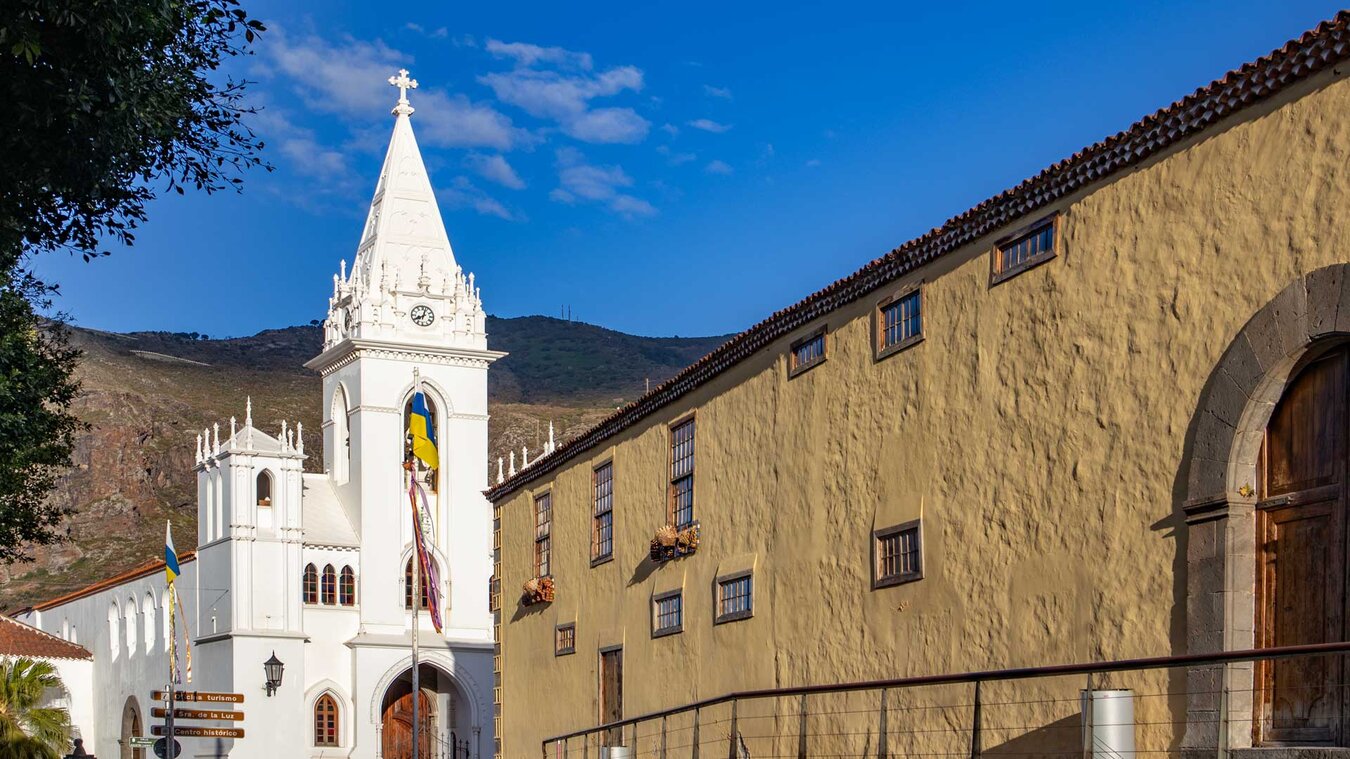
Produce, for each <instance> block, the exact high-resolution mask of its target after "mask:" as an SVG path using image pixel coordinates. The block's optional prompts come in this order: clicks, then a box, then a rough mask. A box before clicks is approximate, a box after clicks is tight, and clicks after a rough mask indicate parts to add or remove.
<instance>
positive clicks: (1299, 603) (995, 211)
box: [488, 12, 1350, 757]
mask: <svg viewBox="0 0 1350 759" xmlns="http://www.w3.org/2000/svg"><path fill="white" fill-rule="evenodd" d="M1347 78H1350V12H1342V13H1341V14H1339V15H1338V16H1337V17H1336V18H1335V19H1332V20H1331V21H1328V22H1327V23H1324V24H1323V25H1321V26H1319V27H1318V28H1317V29H1315V30H1313V31H1311V32H1309V33H1308V34H1306V35H1304V36H1303V37H1301V38H1299V39H1297V40H1294V41H1292V42H1290V43H1289V44H1287V45H1286V46H1285V47H1283V48H1281V49H1279V50H1277V51H1275V52H1273V53H1272V54H1271V55H1269V56H1267V57H1264V58H1262V59H1260V60H1258V61H1255V62H1253V63H1251V64H1248V65H1247V66H1244V67H1243V68H1241V69H1239V70H1237V71H1234V72H1232V73H1230V74H1228V75H1227V76H1225V77H1224V78H1222V79H1220V80H1218V81H1215V82H1214V83H1212V84H1210V85H1207V86H1205V87H1203V88H1201V89H1199V90H1197V91H1196V92H1195V93H1194V94H1192V95H1190V96H1188V97H1187V98H1185V99H1183V100H1181V101H1178V102H1177V103H1175V104H1173V105H1171V106H1169V107H1167V108H1164V109H1162V110H1160V111H1158V112H1157V113H1155V114H1152V115H1150V116H1148V117H1146V118H1144V119H1143V120H1141V121H1139V122H1138V123H1136V124H1134V125H1133V126H1131V127H1130V128H1128V129H1127V130H1125V131H1123V132H1121V133H1120V134H1118V135H1116V136H1114V137H1111V138H1109V139H1107V140H1105V141H1103V142H1101V143H1098V144H1096V145H1093V146H1091V147H1088V148H1086V149H1084V150H1083V151H1082V152H1080V153H1078V154H1076V155H1074V156H1073V157H1071V158H1068V159H1066V160H1064V161H1061V162H1059V163H1056V164H1054V165H1053V166H1051V167H1049V168H1047V169H1046V170H1044V171H1043V172H1041V173H1040V174H1038V175H1037V176H1035V177H1033V178H1031V179H1028V180H1027V181H1025V182H1023V183H1022V184H1020V185H1018V186H1017V187H1015V188H1013V189H1011V190H1008V191H1006V192H1004V193H1002V194H1000V195H997V196H995V197H993V198H990V199H989V200H987V201H985V202H983V203H981V204H979V205H978V206H976V207H975V208H973V209H971V210H969V211H967V212H965V213H963V214H961V215H959V216H957V217H955V218H953V219H951V220H949V221H947V222H946V223H945V224H943V225H942V226H940V227H938V228H936V229H934V230H933V231H932V232H930V233H928V234H926V235H924V236H922V237H920V238H918V239H915V240H912V241H910V242H908V243H905V244H904V245H902V246H900V247H899V248H897V249H895V250H894V251H892V252H891V253H889V254H887V255H885V256H883V257H881V258H879V259H877V260H876V261H874V262H872V263H870V264H868V265H867V266H865V267H864V268H862V269H861V270H859V271H858V272H856V273H854V274H853V275H851V276H849V277H846V278H845V279H842V280H840V281H838V282H835V283H833V284H831V285H829V286H827V287H825V288H824V289H822V290H820V291H819V292H817V293H815V294H813V295H811V296H809V297H807V298H806V299H805V300H803V301H801V302H800V303H797V304H795V305H792V306H790V307H788V308H786V309H784V310H782V311H779V312H777V313H775V314H774V315H772V316H771V317H769V318H768V319H766V320H764V321H763V322H761V323H759V324H757V325H755V326H754V327H752V328H750V329H748V330H746V331H745V332H743V333H741V334H740V335H738V336H736V337H734V338H732V339H731V340H730V341H729V342H727V343H726V344H725V345H723V346H722V347H720V348H719V349H717V350H716V351H714V352H713V353H712V354H710V355H709V356H707V357H705V358H704V359H702V360H700V361H699V362H698V363H696V364H694V365H693V366H691V367H689V368H688V369H686V370H684V371H683V372H682V373H680V374H679V375H678V376H676V377H675V378H674V379H672V380H671V381H669V382H667V383H665V384H663V385H662V386H660V387H658V388H655V389H653V390H652V391H651V392H650V393H648V394H647V395H645V396H644V397H642V398H641V399H639V400H638V401H636V402H634V403H633V404H631V405H629V406H627V407H625V408H623V409H621V410H619V411H618V412H616V413H615V414H614V415H613V416H612V417H610V418H609V419H607V420H606V421H604V422H602V423H601V424H599V425H598V426H596V427H595V428H594V429H592V430H589V431H588V432H586V433H584V434H582V435H581V436H579V437H578V438H576V439H574V440H572V441H570V442H568V443H566V444H565V445H562V446H560V447H559V448H557V449H556V450H555V451H553V452H552V453H550V454H548V455H547V456H545V457H543V458H541V459H539V460H537V461H533V462H530V464H529V466H528V467H526V468H524V469H523V470H522V471H520V472H519V473H517V474H515V475H514V476H512V477H510V478H509V479H507V480H505V481H504V482H499V483H498V484H497V485H496V486H495V487H493V488H492V489H491V490H490V491H489V493H488V495H489V497H490V499H491V500H492V501H493V503H494V509H495V519H496V537H495V547H496V549H497V559H496V562H497V567H496V578H497V580H496V582H497V585H496V587H495V588H494V603H495V610H496V612H497V634H498V638H497V640H498V655H497V670H498V675H497V677H498V682H497V700H498V715H499V717H498V719H499V726H498V729H497V731H496V735H497V736H499V738H500V741H501V743H500V746H499V753H500V755H501V756H508V757H527V756H539V755H540V752H541V750H542V749H543V747H544V742H545V741H546V740H547V739H549V738H551V737H555V736H559V735H564V734H567V733H571V732H573V731H578V730H582V729H585V728H590V727H594V726H597V725H600V724H603V723H606V722H610V721H613V720H615V719H617V718H619V717H625V718H626V717H632V716H634V715H638V714H644V713H650V712H656V711H659V710H662V709H667V708H672V707H677V706H680V705H683V704H688V703H691V702H695V701H699V700H701V699H709V698H715V697H718V696H721V695H723V694H728V693H733V692H737V691H746V690H751V689H762V688H775V687H782V686H798V685H808V684H828V683H839V682H847V681H861V680H870V679H880V678H894V677H905V676H918V675H932V674H939V673H955V672H964V671H971V670H990V669H1002V668H1010V667H1026V666H1036V665H1048V664H1060V663H1069V662H1087V661H1109V660H1117V659H1125V658H1133V657H1157V656H1173V655H1181V654H1187V653H1205V652H1213V651H1220V650H1226V649H1232V650H1240V649H1250V648H1254V647H1263V646H1276V645H1287V644H1295V643H1317V642H1323V641H1339V640H1344V639H1345V638H1346V632H1345V629H1344V627H1345V624H1346V620H1347V615H1346V614H1345V607H1346V594H1345V587H1346V582H1345V575H1346V570H1347V562H1346V560H1345V554H1346V546H1347V543H1346V537H1345V531H1346V522H1347V520H1346V519H1345V518H1344V511H1345V508H1346V502H1347V498H1346V495H1345V489H1346V481H1347V480H1348V479H1350V475H1348V474H1347V472H1350V463H1348V462H1347V455H1348V454H1350V445H1347V442H1346V440H1347V433H1346V429H1345V424H1346V416H1347V410H1346V409H1347V406H1350V402H1348V401H1347V397H1350V396H1347V388H1350V369H1347V366H1346V364H1347V358H1346V349H1345V345H1346V340H1347V337H1350V282H1346V283H1345V287H1344V288H1343V287H1342V284H1343V282H1344V281H1345V279H1346V278H1345V276H1344V273H1345V271H1346V267H1347V262H1350V222H1348V221H1347V220H1348V219H1350V81H1347ZM667 524H670V525H672V526H673V527H676V528H679V529H677V530H671V531H666V533H665V534H663V535H658V533H659V532H661V530H660V528H662V527H663V526H664V525H667ZM690 525H692V526H693V531H690V530H689V529H688V526H690ZM693 532H697V538H696V541H694V542H691V538H693ZM1277 538H1278V540H1277ZM654 540H656V542H657V545H656V546H653V541H654ZM666 544H669V545H666ZM1277 544H1278V545H1279V553H1278V558H1279V561H1278V562H1276V550H1275V547H1276V545H1277ZM1258 579H1259V580H1260V582H1258ZM522 589H524V590H522ZM1308 620H1312V621H1311V622H1309V621H1308ZM1338 661H1339V660H1332V659H1330V658H1326V659H1318V660H1315V661H1314V662H1313V664H1308V663H1307V662H1306V661H1305V662H1304V663H1302V664H1292V663H1291V664H1278V663H1277V664H1272V665H1266V666H1265V667H1264V668H1263V667H1261V666H1257V667H1253V666H1252V665H1250V664H1247V665H1235V666H1231V667H1229V668H1228V670H1227V671H1224V670H1219V669H1214V668H1194V669H1192V670H1190V671H1187V670H1186V669H1185V668H1173V669H1155V670H1150V671H1145V672H1139V673H1117V674H1116V675H1115V676H1112V677H1109V678H1107V680H1108V682H1109V683H1110V684H1111V685H1112V686H1115V687H1125V688H1130V689H1132V690H1133V691H1134V693H1135V701H1134V710H1135V714H1134V719H1135V723H1136V726H1137V727H1136V731H1137V732H1136V735H1137V740H1138V743H1139V746H1140V750H1141V751H1143V750H1148V751H1152V752H1162V753H1165V754H1168V753H1170V754H1174V755H1175V754H1178V753H1181V752H1183V751H1184V750H1197V751H1202V752H1208V753H1207V754H1205V755H1213V749H1214V748H1215V747H1217V746H1218V745H1219V744H1220V743H1221V742H1223V743H1225V744H1226V745H1227V746H1229V747H1232V748H1234V749H1241V748H1243V747H1248V746H1262V745H1265V746H1278V745H1295V744H1297V745H1326V746H1346V745H1350V728H1347V725H1348V724H1350V697H1346V698H1343V697H1342V696H1343V694H1342V693H1341V691H1343V690H1344V688H1343V687H1341V686H1342V685H1343V684H1344V683H1345V682H1346V681H1347V680H1350V671H1346V672H1342V670H1341V667H1342V665H1341V664H1339V663H1338ZM1081 687H1083V680H1082V678H1074V679H1072V680H1071V681H1070V680H1069V679H1055V678H1048V679H1042V680H1037V681H1034V682H1028V683H1017V682H1014V681H1009V682H1001V683H990V684H989V686H988V687H987V688H985V690H984V693H983V694H982V699H983V700H984V702H985V703H986V704H987V706H986V707H985V717H984V720H985V721H984V723H983V724H984V725H985V726H986V727H985V729H984V733H983V737H982V742H983V751H984V752H985V753H987V754H989V755H996V754H999V753H1004V754H1022V755H1027V754H1030V755H1051V754H1054V753H1055V752H1056V751H1061V750H1073V748H1074V747H1076V746H1079V745H1081V743H1080V741H1081V734H1080V732H1079V731H1080V730H1081V720H1080V717H1079V716H1078V715H1079V711H1080V709H1079V702H1078V700H1077V699H1078V689H1079V688H1081ZM1308 694H1312V695H1308ZM882 698H883V696H882V695H881V694H880V693H878V692H871V691H859V692H856V693H853V694H841V695H834V696H831V695H821V696H819V697H813V700H812V701H811V703H810V704H809V705H807V702H806V701H805V700H803V701H801V702H800V703H799V702H798V701H797V700H795V699H793V700H783V699H778V700H773V699H769V700H763V701H757V702H754V703H751V702H749V701H747V702H745V703H744V704H743V705H742V706H741V707H740V708H741V711H740V713H739V714H738V715H737V716H736V717H734V718H733V717H732V716H731V714H730V712H728V706H727V705H722V706H718V707H716V708H710V709H707V710H704V713H702V714H701V715H700V719H701V720H703V722H702V724H701V725H700V728H701V733H699V735H700V738H701V739H704V740H707V741H709V743H708V744H706V745H705V747H704V751H705V753H704V754H703V755H704V756H727V755H728V749H727V745H728V737H734V739H735V740H734V741H733V743H732V745H733V746H734V745H735V744H736V743H737V742H738V743H739V744H740V746H741V749H740V750H742V751H744V752H745V753H743V754H733V755H745V756H756V757H758V756H770V755H787V756H797V755H807V754H798V753H793V752H795V751H798V750H803V751H807V752H808V753H809V755H812V756H815V755H823V754H825V753H838V754H840V755H844V754H846V755H851V756H859V755H864V752H865V753H866V755H868V756H876V755H885V754H892V755H896V756H902V755H910V753H911V752H913V751H919V750H923V751H933V752H940V751H945V752H950V753H962V752H966V751H968V750H969V748H970V746H969V744H970V737H969V735H968V734H963V733H962V732H961V731H962V730H963V729H964V728H963V727H962V724H964V723H965V722H966V721H968V719H969V716H968V714H967V712H968V711H969V708H970V704H971V690H970V688H968V687H965V686H959V687H958V686H934V687H931V688H927V689H912V690H905V691H903V692H901V691H891V692H890V693H888V694H887V695H886V696H884V698H887V699H889V701H888V707H887V708H888V709H889V710H890V711H889V712H888V714H889V722H885V723H883V725H882V726H879V725H878V721H877V717H878V709H879V707H880V700H881V699H882ZM1224 708H1226V709H1227V712H1226V715H1227V717H1228V719H1227V720H1220V719H1219V718H1217V717H1216V716H1215V715H1216V714H1217V713H1218V712H1219V710H1220V709H1224ZM754 710H758V711H754ZM897 710H899V711H897ZM802 711H808V712H809V715H808V716H809V719H810V720H812V722H811V724H812V726H813V727H812V728H811V729H810V730H809V731H806V732H809V733H810V735H809V740H808V743H799V742H798V741H799V740H804V739H802V738H801V732H802V731H801V730H800V726H802V725H805V724H806V721H805V720H807V719H808V717H803V716H802V714H801V712H802ZM1234 715H1236V716H1234ZM692 719H693V715H692V714H682V715H678V716H672V717H670V718H669V719H668V720H666V721H664V722H662V723H661V724H660V725H658V724H656V723H654V722H653V723H643V724H639V725H637V726H636V728H633V729H631V730H630V729H629V728H623V729H621V730H619V731H613V732H612V733H611V734H610V735H608V736H601V735H596V736H593V737H591V738H589V739H584V740H573V741H569V742H568V743H567V744H566V745H564V744H562V743H557V744H552V743H551V744H549V745H548V749H547V751H546V755H548V756H554V755H559V756H561V755H564V752H566V755H567V756H573V757H576V756H591V757H596V756H599V755H600V753H599V751H598V747H599V745H600V744H601V743H606V744H608V745H615V746H618V745H622V746H629V747H632V748H635V749H636V750H637V754H636V755H638V756H663V755H669V756H672V757H675V756H679V757H684V756H691V755H694V754H693V752H692V744H693V743H694V742H695V741H694V740H693V739H692V736H693V735H694V733H695V729H694V726H693V724H692ZM944 726H945V727H944ZM1220 726H1223V727H1222V728H1221V727H1220ZM733 727H734V729H733ZM831 727H835V728H838V729H829V728H831ZM948 728H949V729H948ZM944 729H947V732H944ZM953 731H954V732H953ZM634 733H636V734H634ZM882 733H886V736H885V743H884V746H883V741H882V738H883V736H882ZM1221 733H1222V736H1221V735H1220V734H1221ZM719 740H720V741H721V742H720V743H717V742H715V741H719ZM661 741H665V743H664V744H661V743H660V742H661ZM661 745H665V749H662V748H661ZM677 746H678V747H679V748H678V749H677V748H676V747H677ZM951 746H956V748H955V749H951V748H950V747H951ZM583 747H584V748H583ZM826 747H829V749H828V751H827V748H826ZM1066 747H1067V748H1066ZM583 751H584V752H585V753H583ZM708 752H711V753H708ZM879 752H880V753H879ZM1261 755H1262V756H1279V755H1281V753H1280V752H1276V753H1274V754H1261Z"/></svg>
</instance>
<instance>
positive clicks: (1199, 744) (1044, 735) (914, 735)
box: [541, 642, 1350, 759]
mask: <svg viewBox="0 0 1350 759" xmlns="http://www.w3.org/2000/svg"><path fill="white" fill-rule="evenodd" d="M1347 653H1350V642H1339V643H1320V644H1311V645H1299V646H1285V647H1280V648H1266V649H1251V650H1242V651H1224V652H1219V653H1212V654H1192V655H1183V656H1160V657H1150V658H1140V659H1123V660H1117V661H1110V662H1092V663H1083V664H1059V665H1050V666H1041V667H1018V668H1011V669H999V670H985V671H977V672H962V673H956V674H940V675H923V676H917V677H901V678H891V679H884V680H868V681H859V682H847V683H836V684H823V685H804V686H796V687H785V688H766V689H758V690H745V691H737V692H733V693H727V694H725V695H721V696H717V697H714V698H708V699H703V700H701V701H696V702H693V703H689V704H685V705H682V706H678V707H675V708H671V709H665V710H661V711H655V712H650V713H647V714H641V715H638V716H634V717H627V718H624V719H620V720H616V721H613V722H609V723H605V724H601V725H595V726H593V727H589V728H586V729H582V730H576V731H573V732H570V733H565V734H562V735H556V736H553V737H550V738H547V739H545V740H544V741H543V742H542V745H541V748H542V750H543V755H544V757H545V758H546V759H548V758H549V757H554V758H555V759H557V758H563V757H566V758H567V759H577V758H578V757H580V758H581V759H600V757H601V756H602V753H601V749H602V748H608V747H623V748H624V749H625V750H626V751H627V753H622V754H615V755H616V756H632V757H652V758H653V759H677V758H678V759H684V758H685V757H689V758H690V759H706V758H707V757H718V758H719V759H720V757H723V756H725V757H727V758H728V759H748V758H749V757H753V758H754V759H762V758H764V757H784V758H786V759H792V758H796V759H802V758H804V757H823V756H852V757H859V756H866V757H872V756H875V757H878V758H880V759H885V758H886V757H892V756H943V757H956V756H969V757H982V756H990V757H992V756H1099V757H1100V756H1106V757H1114V756H1123V755H1128V756H1138V757H1143V756H1180V755H1181V754H1182V752H1183V739H1185V738H1186V735H1187V733H1188V731H1190V732H1192V733H1194V735H1193V736H1192V737H1191V738H1190V739H1186V742H1188V743H1190V744H1194V745H1191V746H1188V747H1187V748H1186V749H1185V753H1186V754H1187V755H1188V756H1191V755H1194V754H1195V753H1196V752H1200V753H1203V754H1205V755H1217V756H1220V757H1226V756H1227V753H1228V751H1229V749H1230V748H1237V747H1239V746H1241V745H1250V742H1251V737H1252V735H1253V734H1254V728H1255V731H1256V732H1257V733H1259V732H1260V731H1261V730H1262V729H1266V730H1268V729H1270V728H1271V727H1272V726H1275V727H1278V725H1274V724H1273V723H1272V722H1271V720H1272V717H1271V716H1270V714H1269V712H1268V710H1267V712H1266V713H1265V714H1264V716H1260V717H1258V715H1257V711H1256V710H1255V707H1254V704H1253V700H1252V695H1253V686H1252V682H1253V681H1252V679H1251V678H1252V671H1253V669H1254V665H1255V664H1256V663H1258V662H1273V661H1278V660H1284V659H1293V658H1298V657H1325V656H1329V655H1333V654H1347ZM1235 668H1236V669H1240V670H1241V671H1242V672H1243V673H1245V679H1244V678H1236V682H1237V684H1236V685H1235V684H1234V679H1233V678H1230V671H1231V670H1233V669H1235ZM1327 671H1336V669H1335V668H1331V669H1328V670H1327ZM1197 672H1199V673H1200V674H1202V675H1204V674H1209V675H1213V677H1211V678H1209V679H1205V678H1204V677H1201V678H1199V680H1198V681H1199V682H1201V683H1206V684H1204V685H1200V686H1196V685H1192V684H1191V683H1190V680H1191V677H1190V676H1191V675H1193V674H1195V673H1197ZM1341 674H1342V675H1344V676H1345V678H1350V666H1347V667H1346V668H1345V671H1344V672H1342V673H1341ZM1345 678H1343V679H1345ZM1347 686H1350V683H1343V682H1339V681H1337V682H1334V683H1332V684H1328V685H1318V686H1310V687H1314V688H1316V689H1318V690H1325V689H1327V688H1342V689H1344V688H1347ZM1066 688H1067V692H1066ZM1108 689H1109V690H1111V691H1113V692H1122V693H1128V694H1129V699H1130V703H1131V707H1130V709H1131V715H1130V718H1129V723H1128V725H1125V724H1124V721H1123V720H1122V722H1121V723H1114V722H1112V723H1106V722H1100V721H1099V722H1097V723H1096V724H1093V719H1092V715H1093V714H1094V713H1097V711H1098V709H1097V707H1096V705H1098V704H1099V703H1101V702H1099V701H1097V700H1088V698H1089V697H1085V696H1084V694H1085V693H1087V694H1093V695H1092V696H1091V697H1090V698H1092V699H1096V698H1098V695H1097V694H1100V693H1102V692H1104V691H1106V690H1108ZM1238 695H1245V696H1246V698H1245V699H1244V698H1240V697H1236V696H1238ZM1322 695H1325V694H1324V693H1317V692H1314V693H1310V694H1309V697H1308V699H1307V700H1308V701H1309V702H1315V701H1317V699H1318V698H1319V697H1320V696H1322ZM1345 700H1346V702H1347V703H1350V689H1348V692H1347V693H1346V699H1345ZM1274 719H1276V720H1278V719H1281V718H1280V717H1276V718H1274ZM1263 720H1264V721H1263ZM1115 727H1128V732H1129V733H1130V734H1131V737H1130V739H1129V740H1130V743H1131V746H1130V750H1129V752H1128V753H1124V752H1120V751H1118V750H1117V749H1116V748H1113V747H1112V746H1110V745H1106V743H1104V742H1103V739H1102V737H1101V736H1102V735H1103V734H1104V733H1103V731H1104V730H1107V729H1110V728H1115ZM1332 729H1334V728H1332ZM1136 734H1137V736H1138V743H1139V744H1140V745H1138V746H1135V745H1134V742H1135V738H1134V735H1136ZM1234 736H1237V739H1236V741H1234ZM1346 737H1347V738H1350V736H1346ZM1244 741H1245V744H1244Z"/></svg>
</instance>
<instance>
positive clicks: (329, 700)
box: [314, 693, 338, 746]
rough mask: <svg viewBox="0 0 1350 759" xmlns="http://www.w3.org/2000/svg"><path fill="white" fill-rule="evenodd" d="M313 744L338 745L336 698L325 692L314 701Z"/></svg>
mask: <svg viewBox="0 0 1350 759" xmlns="http://www.w3.org/2000/svg"><path fill="white" fill-rule="evenodd" d="M314 745H315V746H337V745H338V707H337V700H336V699H334V698H333V697H332V696H331V695H329V694H327V693H325V694H323V695H322V696H319V700H318V701H315V702H314Z"/></svg>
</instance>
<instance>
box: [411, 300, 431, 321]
mask: <svg viewBox="0 0 1350 759" xmlns="http://www.w3.org/2000/svg"><path fill="white" fill-rule="evenodd" d="M410 315H411V316H412V320H413V324H416V325H417V326H419V327H430V326H431V323H432V322H434V321H436V313H435V312H434V311H432V310H431V306H426V305H420V304H419V305H416V306H413V310H412V314H410Z"/></svg>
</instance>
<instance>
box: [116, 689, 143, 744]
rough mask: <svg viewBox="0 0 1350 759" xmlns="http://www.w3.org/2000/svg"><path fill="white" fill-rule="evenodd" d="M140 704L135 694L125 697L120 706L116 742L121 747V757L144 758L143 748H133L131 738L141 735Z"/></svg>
mask: <svg viewBox="0 0 1350 759" xmlns="http://www.w3.org/2000/svg"><path fill="white" fill-rule="evenodd" d="M143 725H144V723H143V722H142V721H141V706H140V704H138V703H137V702H136V697H135V696H130V697H128V698H127V701H126V704H124V705H123V706H122V732H121V737H120V738H119V739H118V741H117V743H118V745H120V746H121V747H122V759H145V749H143V748H133V747H132V745H131V739H132V738H137V737H140V736H141V735H142V730H143V729H144V728H143Z"/></svg>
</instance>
